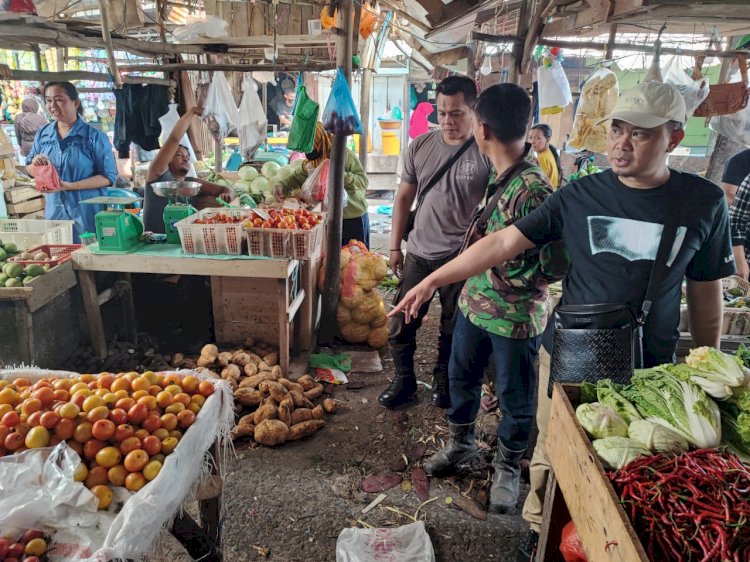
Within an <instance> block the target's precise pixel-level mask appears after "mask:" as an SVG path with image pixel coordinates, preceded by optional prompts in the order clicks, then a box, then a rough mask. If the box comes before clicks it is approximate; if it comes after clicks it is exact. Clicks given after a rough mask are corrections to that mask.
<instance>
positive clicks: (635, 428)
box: [628, 420, 688, 453]
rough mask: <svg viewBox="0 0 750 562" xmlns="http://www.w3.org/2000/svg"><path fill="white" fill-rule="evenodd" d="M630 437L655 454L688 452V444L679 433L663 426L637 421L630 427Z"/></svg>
mask: <svg viewBox="0 0 750 562" xmlns="http://www.w3.org/2000/svg"><path fill="white" fill-rule="evenodd" d="M628 437H630V438H631V439H633V440H634V441H637V442H638V443H640V444H641V445H643V446H644V447H646V448H647V449H648V450H649V451H651V452H654V453H672V452H682V451H687V450H688V442H687V440H686V439H685V438H683V437H682V436H681V435H679V434H678V433H676V432H674V431H672V430H671V429H668V428H666V427H664V426H662V425H659V424H656V423H653V422H650V421H646V420H635V421H634V422H632V423H631V424H630V425H629V426H628Z"/></svg>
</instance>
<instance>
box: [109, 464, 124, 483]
mask: <svg viewBox="0 0 750 562" xmlns="http://www.w3.org/2000/svg"><path fill="white" fill-rule="evenodd" d="M127 475H128V471H127V470H125V467H124V466H122V465H121V464H118V465H115V466H113V467H112V468H110V469H109V470H108V471H107V478H109V483H110V484H112V485H113V486H124V485H125V478H126V477H127Z"/></svg>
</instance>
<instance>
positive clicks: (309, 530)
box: [110, 200, 528, 562]
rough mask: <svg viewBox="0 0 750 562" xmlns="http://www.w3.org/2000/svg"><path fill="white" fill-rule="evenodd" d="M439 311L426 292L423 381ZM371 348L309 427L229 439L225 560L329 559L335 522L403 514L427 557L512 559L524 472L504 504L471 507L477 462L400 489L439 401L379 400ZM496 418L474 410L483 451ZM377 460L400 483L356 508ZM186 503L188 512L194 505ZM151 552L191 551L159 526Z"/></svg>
mask: <svg viewBox="0 0 750 562" xmlns="http://www.w3.org/2000/svg"><path fill="white" fill-rule="evenodd" d="M384 203H387V200H386V201H384ZM371 205H372V203H371ZM371 217H372V215H371ZM373 218H376V219H377V220H376V224H382V223H384V222H386V221H387V222H390V221H389V219H385V220H384V217H382V216H381V217H373ZM377 230H379V231H380V232H374V233H373V240H372V243H371V245H372V247H373V248H386V249H387V247H388V238H387V237H388V233H387V232H383V231H386V230H388V229H387V228H378V229H377ZM381 251H382V250H381ZM439 316H440V311H439V303H434V304H433V307H432V309H431V311H430V314H429V316H428V318H427V320H426V322H425V324H424V326H423V328H422V329H421V330H420V334H419V346H418V355H417V358H416V363H417V365H418V373H417V376H418V379H419V380H420V381H422V382H424V383H427V384H429V383H430V382H431V378H432V369H433V367H434V365H435V360H436V348H437V328H438V323H439ZM346 349H347V348H345V347H341V348H338V351H346ZM381 359H382V363H383V371H382V372H378V373H358V372H353V373H351V374H350V376H349V380H350V382H349V384H347V385H341V386H336V387H335V388H334V387H330V388H331V389H332V395H333V398H335V399H336V400H337V401H338V403H339V411H338V413H336V414H335V415H332V416H329V417H328V425H327V426H326V427H325V428H324V429H323V430H321V431H319V432H318V433H316V434H315V435H314V436H313V437H311V438H309V439H307V440H303V441H299V442H294V443H289V444H286V445H284V446H282V447H278V448H274V449H270V448H264V447H258V446H252V445H250V444H249V443H242V442H238V443H237V444H236V450H235V452H236V456H235V457H233V458H232V459H231V461H230V462H229V466H227V467H226V479H225V487H224V496H223V501H224V516H223V530H224V533H223V541H224V542H223V551H224V557H225V558H224V559H225V560H226V561H227V562H244V561H255V560H272V561H278V562H286V561H288V562H293V561H294V562H296V561H299V562H302V561H314V562H326V561H334V560H336V539H337V537H338V535H339V533H340V532H341V530H342V529H345V528H347V527H353V526H354V527H360V528H363V527H366V526H373V527H396V526H400V525H404V524H407V523H411V522H413V520H414V518H416V519H418V520H422V521H424V523H425V526H426V529H427V532H428V533H429V536H430V540H431V542H432V545H433V547H434V550H435V555H436V559H437V560H438V561H441V562H452V561H459V560H461V561H467V560H470V561H473V560H483V559H489V560H498V561H512V560H515V553H516V549H517V547H518V544H519V541H520V540H522V539H523V538H524V537H525V533H526V529H527V526H526V524H525V523H524V522H523V520H522V519H521V516H520V508H521V506H522V504H523V500H524V498H525V495H526V491H527V488H528V486H527V484H526V483H525V482H524V485H523V486H524V488H523V491H522V495H521V498H520V499H519V503H518V509H517V510H516V512H515V513H513V514H510V515H494V514H482V513H481V512H482V511H483V509H482V508H481V505H482V504H484V505H486V501H487V497H488V495H489V484H490V482H489V478H490V477H491V473H490V472H489V470H487V471H485V473H482V474H481V475H477V477H476V478H461V479H455V478H450V479H430V480H431V481H430V491H429V494H430V500H429V502H428V503H423V502H421V501H420V500H419V499H418V498H417V496H416V493H415V491H414V490H413V489H411V483H410V475H411V471H412V469H413V468H415V467H419V466H421V463H422V461H423V460H424V459H425V458H426V457H427V456H429V455H430V454H432V453H433V452H435V451H436V450H437V449H438V448H440V447H441V446H442V445H443V443H444V439H445V438H446V431H447V426H446V421H445V411H443V410H439V409H437V408H435V407H433V406H432V405H431V404H430V403H429V392H430V391H429V389H428V388H427V386H425V385H422V384H420V385H419V390H418V395H417V399H416V401H415V402H414V403H413V404H412V405H410V406H409V407H403V408H401V409H399V410H396V411H390V410H386V409H384V408H382V407H381V406H380V405H379V404H378V402H377V397H378V395H379V394H380V392H381V391H382V390H383V389H384V388H385V386H386V385H387V384H388V380H389V379H390V378H391V377H392V376H393V373H394V371H393V362H392V361H391V359H390V355H389V354H388V353H381ZM110 368H111V369H113V370H116V369H118V368H119V367H118V366H117V365H111V366H110ZM123 368H132V367H125V366H123ZM497 422H498V418H497V410H495V412H491V413H484V414H483V417H481V418H480V427H481V428H482V433H481V436H482V437H484V438H486V439H484V440H483V441H482V443H481V445H482V447H483V448H484V449H485V451H486V452H487V454H490V453H491V452H494V451H490V448H489V444H491V443H492V442H493V437H494V431H495V427H496V425H497ZM387 470H395V471H397V473H398V474H400V475H401V476H402V477H403V479H404V480H403V482H402V484H401V485H399V486H396V487H394V488H392V489H390V490H388V491H387V492H385V494H386V497H385V499H384V500H383V501H382V502H381V503H379V504H378V506H377V507H375V508H373V509H372V510H371V511H369V512H368V513H366V514H363V513H362V510H363V508H365V507H366V506H367V505H368V504H369V503H370V502H372V501H373V500H374V499H375V498H376V497H378V493H372V494H368V493H365V492H363V491H362V480H363V479H364V478H365V477H367V476H369V475H373V474H376V473H380V472H383V471H387ZM462 496H463V497H467V498H469V497H470V498H473V499H474V500H475V501H476V502H477V503H476V505H479V506H480V509H479V512H480V515H484V516H485V517H486V519H485V520H480V519H477V518H475V517H472V516H471V515H469V514H468V513H467V512H465V511H462V510H461V509H459V508H457V507H456V504H460V503H462V501H463V500H461V499H460V498H461V497H462ZM448 498H450V499H448ZM446 499H448V501H446ZM451 500H453V501H452V503H450V504H449V503H448V502H450V501H451ZM186 507H187V510H188V512H189V513H192V514H193V515H196V514H195V505H191V504H189V505H187V506H186ZM151 560H153V561H154V562H186V561H188V560H191V558H190V557H189V556H188V555H187V553H186V552H185V551H184V550H183V549H182V547H181V546H180V545H179V543H177V542H176V540H175V539H173V538H172V537H170V536H169V535H168V534H166V533H164V534H163V540H162V541H161V543H160V544H159V546H158V548H157V553H156V555H155V556H153V557H152V558H151Z"/></svg>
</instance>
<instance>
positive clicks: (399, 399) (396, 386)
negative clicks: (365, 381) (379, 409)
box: [378, 374, 417, 408]
mask: <svg viewBox="0 0 750 562" xmlns="http://www.w3.org/2000/svg"><path fill="white" fill-rule="evenodd" d="M416 391H417V377H415V376H414V375H399V374H396V376H394V377H393V380H392V381H391V384H390V385H388V388H386V389H385V390H384V391H383V393H382V394H381V395H380V396H378V402H380V405H381V406H385V407H386V408H395V407H396V406H398V405H400V404H404V403H405V402H408V401H409V400H411V399H412V397H413V396H414V393H415V392H416Z"/></svg>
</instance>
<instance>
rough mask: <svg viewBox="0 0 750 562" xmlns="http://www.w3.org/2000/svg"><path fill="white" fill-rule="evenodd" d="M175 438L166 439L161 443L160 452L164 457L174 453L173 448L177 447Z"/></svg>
mask: <svg viewBox="0 0 750 562" xmlns="http://www.w3.org/2000/svg"><path fill="white" fill-rule="evenodd" d="M177 443H178V441H177V438H176V437H167V438H166V439H165V440H164V441H162V442H161V452H162V453H163V454H165V455H168V454H169V453H171V452H172V451H174V449H175V447H177Z"/></svg>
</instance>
